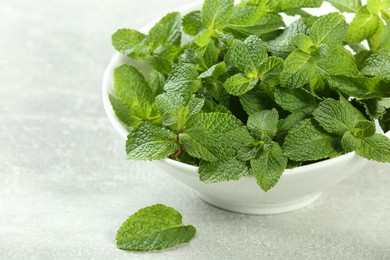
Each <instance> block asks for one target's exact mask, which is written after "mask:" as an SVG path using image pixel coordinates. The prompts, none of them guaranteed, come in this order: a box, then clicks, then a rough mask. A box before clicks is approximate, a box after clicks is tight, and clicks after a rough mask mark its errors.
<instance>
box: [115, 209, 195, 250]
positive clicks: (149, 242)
mask: <svg viewBox="0 0 390 260" xmlns="http://www.w3.org/2000/svg"><path fill="white" fill-rule="evenodd" d="M195 234H196V230H195V228H194V227H193V226H191V225H188V226H186V225H184V224H183V222H182V216H181V214H180V213H179V212H177V211H176V210H175V209H173V208H171V207H168V206H165V205H162V204H156V205H153V206H149V207H146V208H143V209H140V210H139V211H138V212H136V213H134V214H133V215H131V216H130V217H129V218H128V219H127V220H126V221H125V222H124V223H123V224H122V226H121V227H120V228H119V230H118V232H117V235H116V244H117V247H118V248H120V249H124V250H132V251H151V250H161V249H165V248H170V247H173V246H176V245H179V244H182V243H188V242H189V241H191V240H192V239H193V238H194V236H195Z"/></svg>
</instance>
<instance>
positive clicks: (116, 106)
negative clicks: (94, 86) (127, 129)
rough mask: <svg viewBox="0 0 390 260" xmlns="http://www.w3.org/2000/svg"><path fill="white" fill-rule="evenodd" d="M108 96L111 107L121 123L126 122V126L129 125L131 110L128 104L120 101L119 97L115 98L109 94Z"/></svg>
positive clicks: (130, 123) (130, 122)
mask: <svg viewBox="0 0 390 260" xmlns="http://www.w3.org/2000/svg"><path fill="white" fill-rule="evenodd" d="M109 98H110V102H111V106H112V109H113V110H114V112H115V115H116V116H117V117H118V119H119V120H120V121H121V122H122V123H124V124H126V125H127V126H131V125H132V120H131V114H130V111H131V108H130V106H129V105H127V104H126V103H122V102H121V101H120V100H119V99H117V98H116V97H114V96H112V95H109Z"/></svg>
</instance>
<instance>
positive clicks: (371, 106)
mask: <svg viewBox="0 0 390 260" xmlns="http://www.w3.org/2000/svg"><path fill="white" fill-rule="evenodd" d="M357 103H358V104H360V105H363V106H364V109H365V113H366V114H367V115H368V116H370V117H371V118H380V117H381V116H382V115H383V114H385V113H386V109H389V108H390V99H389V98H382V99H377V98H371V99H359V100H358V101H357Z"/></svg>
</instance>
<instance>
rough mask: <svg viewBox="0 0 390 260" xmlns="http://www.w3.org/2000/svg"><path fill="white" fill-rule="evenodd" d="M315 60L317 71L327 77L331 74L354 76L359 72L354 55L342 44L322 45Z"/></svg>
mask: <svg viewBox="0 0 390 260" xmlns="http://www.w3.org/2000/svg"><path fill="white" fill-rule="evenodd" d="M314 61H315V62H316V67H317V68H316V69H317V73H318V74H320V75H323V76H326V77H328V76H329V75H341V76H349V77H354V76H357V74H358V69H357V66H356V60H355V58H354V56H353V55H352V53H351V52H350V51H348V50H347V49H345V48H344V47H342V46H329V45H326V44H323V45H321V46H320V47H319V49H318V55H317V56H315V57H314Z"/></svg>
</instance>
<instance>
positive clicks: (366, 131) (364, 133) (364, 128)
mask: <svg viewBox="0 0 390 260" xmlns="http://www.w3.org/2000/svg"><path fill="white" fill-rule="evenodd" d="M375 131H376V129H375V122H374V121H368V120H361V121H357V122H356V124H355V126H354V130H353V135H354V136H356V137H369V136H372V135H374V134H375Z"/></svg>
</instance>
